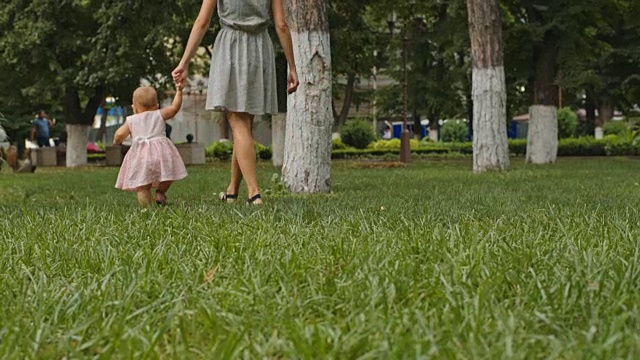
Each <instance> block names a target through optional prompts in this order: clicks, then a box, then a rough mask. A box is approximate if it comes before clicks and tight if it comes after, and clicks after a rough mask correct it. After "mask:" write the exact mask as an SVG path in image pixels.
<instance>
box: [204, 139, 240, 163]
mask: <svg viewBox="0 0 640 360" xmlns="http://www.w3.org/2000/svg"><path fill="white" fill-rule="evenodd" d="M205 153H206V155H207V157H215V158H217V159H220V160H229V159H231V155H232V154H233V143H232V142H231V141H217V142H215V143H213V144H211V145H209V146H207V147H206V149H205Z"/></svg>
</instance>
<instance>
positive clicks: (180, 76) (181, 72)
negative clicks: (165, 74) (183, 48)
mask: <svg viewBox="0 0 640 360" xmlns="http://www.w3.org/2000/svg"><path fill="white" fill-rule="evenodd" d="M171 76H172V77H173V81H175V82H176V86H177V85H178V84H183V85H184V82H185V81H186V80H187V76H189V65H183V64H179V65H178V67H176V68H175V69H174V70H173V71H172V72H171ZM176 89H177V88H176ZM180 90H182V88H180Z"/></svg>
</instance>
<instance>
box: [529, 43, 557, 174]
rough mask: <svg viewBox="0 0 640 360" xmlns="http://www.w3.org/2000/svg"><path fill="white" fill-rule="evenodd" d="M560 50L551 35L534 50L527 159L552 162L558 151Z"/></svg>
mask: <svg viewBox="0 0 640 360" xmlns="http://www.w3.org/2000/svg"><path fill="white" fill-rule="evenodd" d="M558 54H559V49H558V46H557V44H556V41H555V39H554V38H553V36H552V35H551V34H547V36H545V41H544V42H543V45H541V46H540V47H539V48H537V49H536V50H535V54H534V58H535V63H536V74H535V81H534V89H533V100H534V106H532V107H531V108H530V109H529V134H528V140H527V162H530V163H532V164H549V163H554V162H555V161H556V158H557V154H558V101H559V91H558V85H557V84H556V80H557V77H558Z"/></svg>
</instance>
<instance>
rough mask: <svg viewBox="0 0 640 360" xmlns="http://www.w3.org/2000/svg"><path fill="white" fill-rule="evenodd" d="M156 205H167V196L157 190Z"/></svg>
mask: <svg viewBox="0 0 640 360" xmlns="http://www.w3.org/2000/svg"><path fill="white" fill-rule="evenodd" d="M156 204H158V205H160V206H166V205H167V196H166V195H165V194H164V193H163V192H160V191H157V190H156Z"/></svg>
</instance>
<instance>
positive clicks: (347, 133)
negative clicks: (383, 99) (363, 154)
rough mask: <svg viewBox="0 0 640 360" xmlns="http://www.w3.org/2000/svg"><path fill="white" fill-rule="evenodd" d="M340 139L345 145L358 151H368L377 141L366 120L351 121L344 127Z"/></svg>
mask: <svg viewBox="0 0 640 360" xmlns="http://www.w3.org/2000/svg"><path fill="white" fill-rule="evenodd" d="M340 137H341V138H342V141H344V143H345V144H347V145H349V146H353V147H354V148H356V149H366V148H367V146H368V145H369V144H371V143H372V142H374V141H375V140H376V137H375V135H374V133H373V128H372V126H371V123H369V121H367V120H364V119H357V120H351V121H348V122H347V123H345V124H344V125H343V126H342V129H341V131H340Z"/></svg>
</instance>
